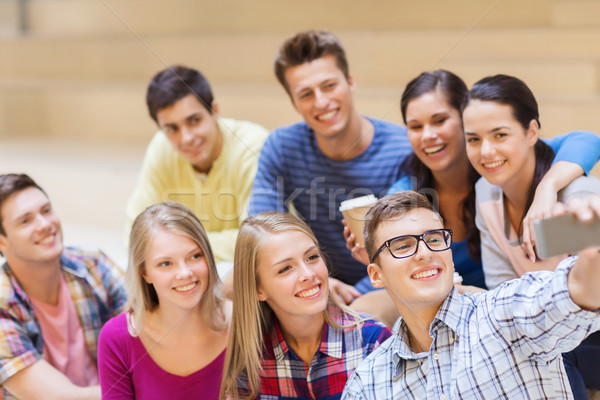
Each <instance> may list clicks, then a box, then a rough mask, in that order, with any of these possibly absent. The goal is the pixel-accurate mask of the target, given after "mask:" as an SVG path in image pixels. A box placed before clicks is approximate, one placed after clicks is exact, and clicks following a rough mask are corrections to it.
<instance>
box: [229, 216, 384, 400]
mask: <svg viewBox="0 0 600 400" xmlns="http://www.w3.org/2000/svg"><path fill="white" fill-rule="evenodd" d="M233 293H234V305H233V317H232V327H231V336H230V341H229V346H228V350H227V357H226V361H225V368H224V372H223V376H224V379H223V385H222V388H221V397H222V398H227V397H229V398H232V399H240V398H242V399H255V398H269V399H272V398H286V399H287V398H311V399H338V398H340V396H341V394H342V391H343V388H344V385H345V383H346V380H347V379H348V377H349V376H350V374H352V371H354V369H355V368H356V366H357V365H358V363H360V362H361V361H362V360H363V358H365V357H366V356H367V355H368V354H369V353H371V351H372V350H373V349H375V348H376V347H377V346H379V344H380V343H381V342H382V341H384V340H385V339H387V338H388V337H389V336H390V331H389V329H388V328H387V327H385V326H384V325H383V324H381V323H379V322H375V321H372V320H367V319H364V318H363V317H361V316H359V315H357V314H356V313H355V312H353V311H351V310H350V309H348V308H346V307H345V306H342V305H340V303H339V302H338V300H337V299H336V297H335V296H333V295H332V294H331V292H330V291H329V287H328V271H327V265H326V264H325V261H324V260H323V257H322V254H321V250H320V249H319V245H318V243H317V240H316V238H315V236H314V234H313V233H312V231H311V230H310V228H309V227H308V226H307V225H306V224H305V223H304V222H302V221H301V220H299V219H298V218H296V217H294V216H292V215H290V214H287V213H262V214H259V215H257V216H256V217H253V218H248V219H247V220H246V221H245V222H244V223H243V224H242V226H241V227H240V233H239V235H238V239H237V242H236V249H235V267H234V288H233Z"/></svg>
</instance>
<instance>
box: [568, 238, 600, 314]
mask: <svg viewBox="0 0 600 400" xmlns="http://www.w3.org/2000/svg"><path fill="white" fill-rule="evenodd" d="M599 283H600V248H588V249H585V250H584V251H582V252H581V253H579V258H578V259H577V261H576V262H575V265H574V266H573V268H572V269H571V271H570V272H569V276H568V278H567V287H568V288H569V295H570V296H571V300H573V302H574V303H575V304H577V305H578V306H579V307H581V308H583V309H584V310H597V309H598V308H600V291H599V290H598V284H599Z"/></svg>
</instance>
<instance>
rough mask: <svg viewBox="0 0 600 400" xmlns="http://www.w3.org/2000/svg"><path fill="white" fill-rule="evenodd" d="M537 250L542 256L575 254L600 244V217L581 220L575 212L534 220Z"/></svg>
mask: <svg viewBox="0 0 600 400" xmlns="http://www.w3.org/2000/svg"><path fill="white" fill-rule="evenodd" d="M534 229H535V236H536V251H537V254H538V256H539V257H540V258H550V257H553V256H557V255H567V254H575V253H577V252H578V251H579V250H583V249H585V248H587V247H593V246H600V219H598V218H597V217H596V218H594V219H593V220H591V221H588V222H582V221H580V220H579V219H578V218H577V217H576V216H575V215H573V214H565V215H561V216H558V217H552V218H546V219H540V220H537V221H534Z"/></svg>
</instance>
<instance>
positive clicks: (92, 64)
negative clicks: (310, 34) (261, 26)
mask: <svg viewBox="0 0 600 400" xmlns="http://www.w3.org/2000/svg"><path fill="white" fill-rule="evenodd" d="M339 35H340V37H341V38H342V40H343V42H344V43H345V46H346V48H347V52H348V56H349V62H350V66H351V72H352V73H353V75H354V76H355V78H356V79H357V81H358V82H359V84H363V85H390V86H392V87H394V88H400V89H401V88H402V87H403V86H404V85H405V83H406V82H407V81H408V80H409V79H411V78H412V77H414V76H415V75H417V74H418V73H420V72H422V71H425V70H430V69H435V68H440V67H446V68H448V69H451V70H454V71H456V72H457V73H459V74H464V76H465V79H466V80H472V81H475V80H477V79H479V78H480V77H482V76H484V75H487V74H492V73H499V72H507V73H511V74H515V75H517V76H522V77H523V79H525V80H526V81H528V82H531V84H532V86H534V87H535V89H536V91H537V92H539V93H540V94H557V95H559V94H573V93H580V94H583V95H587V94H594V93H598V92H599V91H600V84H599V83H598V80H599V77H598V76H599V74H600V61H599V60H600V28H561V29H545V28H544V29H512V30H498V29H485V30H475V31H472V32H470V33H469V34H467V35H465V32H464V31H460V30H435V31H433V30H429V31H425V30H408V31H392V32H387V31H385V32H364V31H361V32H357V31H352V32H350V31H344V32H340V33H339ZM287 36H288V35H287V34H283V33H255V34H201V35H172V36H151V37H145V38H143V39H140V38H139V37H135V36H133V35H130V36H126V37H121V36H119V37H68V38H65V37H61V38H51V37H25V38H18V39H6V38H5V39H2V40H0V54H2V55H3V56H2V58H1V60H0V76H1V77H4V78H5V79H11V78H15V79H18V78H28V79H38V78H43V79H65V80H107V81H115V82H119V81H125V82H129V81H135V82H141V83H143V84H146V83H147V82H148V81H149V79H150V78H151V77H152V76H153V75H154V73H156V72H157V71H158V70H160V69H163V68H165V66H167V65H171V64H175V63H180V64H184V65H190V66H193V67H196V68H198V69H200V70H202V71H203V72H204V73H205V74H206V76H208V77H209V79H210V80H211V82H213V81H214V82H218V81H224V82H228V83H231V84H234V83H243V84H266V83H273V82H275V78H274V75H273V66H272V63H273V58H274V55H275V53H276V50H277V48H278V46H279V45H280V43H281V42H282V41H283V40H284V39H285V38H286V37H287ZM240 66H243V67H240Z"/></svg>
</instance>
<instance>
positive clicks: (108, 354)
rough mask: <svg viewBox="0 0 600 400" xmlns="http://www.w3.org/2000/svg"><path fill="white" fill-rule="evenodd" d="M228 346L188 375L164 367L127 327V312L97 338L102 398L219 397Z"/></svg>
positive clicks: (183, 398)
mask: <svg viewBox="0 0 600 400" xmlns="http://www.w3.org/2000/svg"><path fill="white" fill-rule="evenodd" d="M224 361H225V350H223V352H221V354H219V355H218V356H217V357H216V358H215V359H214V360H213V361H212V362H211V363H210V364H208V365H207V366H205V367H204V368H201V369H199V370H198V371H196V372H193V373H191V374H190V375H188V376H179V375H174V374H171V373H169V372H166V371H165V370H163V369H162V368H161V367H160V366H159V365H158V364H156V363H155V362H154V360H153V359H152V357H150V356H149V355H148V352H147V351H146V348H145V347H144V345H143V343H142V341H141V340H140V339H139V338H138V337H133V336H131V335H130V334H129V332H128V331H127V319H126V314H125V313H123V314H121V315H118V316H116V317H114V318H112V319H111V320H110V321H108V322H107V323H106V325H104V327H103V328H102V331H101V332H100V339H99V341H98V370H99V373H100V387H101V388H102V399H103V400H107V399H133V398H137V399H144V400H146V399H148V400H152V399H157V400H163V399H178V400H186V399H207V400H210V399H215V400H217V399H218V397H219V389H220V387H221V378H222V376H223V363H224Z"/></svg>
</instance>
